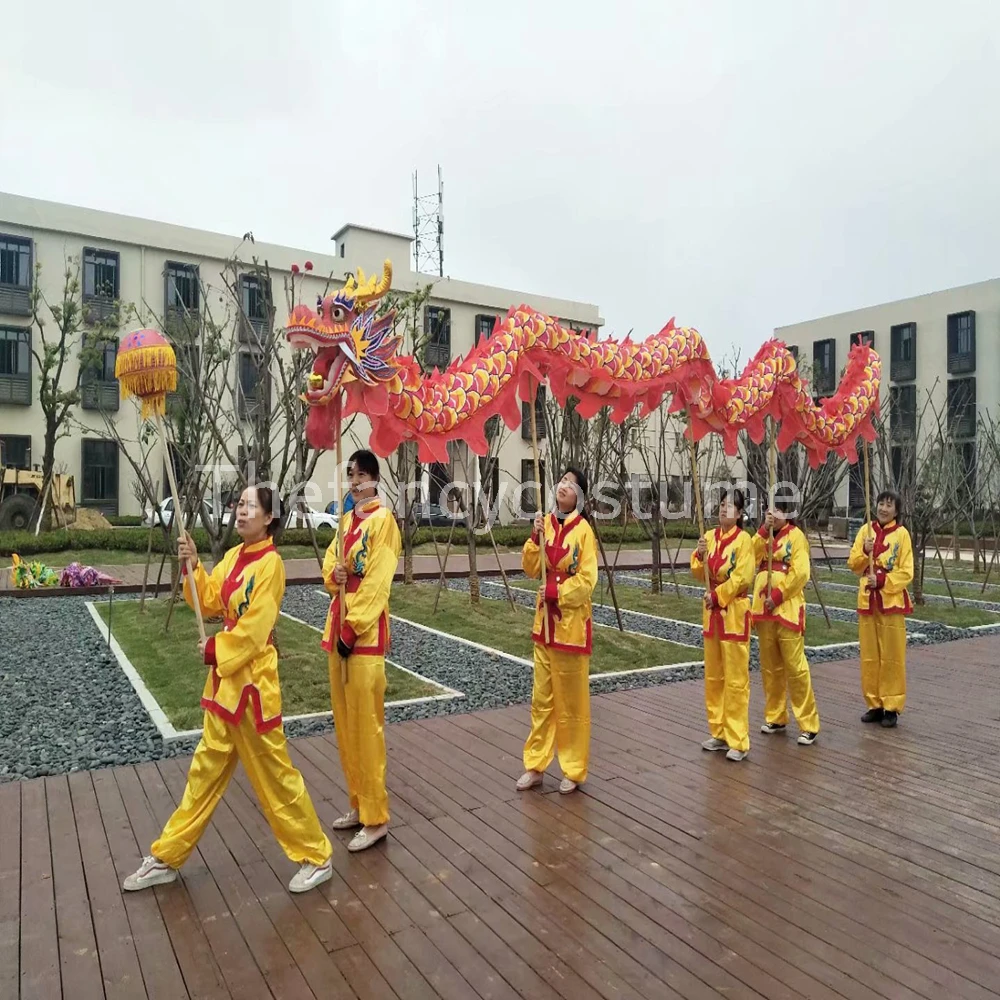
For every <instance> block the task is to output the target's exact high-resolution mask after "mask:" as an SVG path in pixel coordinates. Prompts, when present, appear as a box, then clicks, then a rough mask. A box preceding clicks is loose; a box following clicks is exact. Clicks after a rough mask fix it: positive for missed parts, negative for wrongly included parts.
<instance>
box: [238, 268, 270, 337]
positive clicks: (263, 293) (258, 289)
mask: <svg viewBox="0 0 1000 1000" xmlns="http://www.w3.org/2000/svg"><path fill="white" fill-rule="evenodd" d="M240 303H241V305H242V308H243V313H242V315H241V317H240V340H242V341H243V343H256V342H258V341H259V340H260V338H261V336H263V334H264V332H265V331H266V330H267V325H268V320H269V318H270V313H271V285H270V282H269V281H268V280H267V279H266V278H262V277H260V276H259V275H256V274H244V275H242V276H241V277H240Z"/></svg>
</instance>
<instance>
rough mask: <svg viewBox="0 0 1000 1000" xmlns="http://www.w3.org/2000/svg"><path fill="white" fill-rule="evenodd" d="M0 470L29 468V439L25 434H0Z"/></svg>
mask: <svg viewBox="0 0 1000 1000" xmlns="http://www.w3.org/2000/svg"><path fill="white" fill-rule="evenodd" d="M0 468H6V469H30V468H31V438H30V437H29V436H28V435H27V434H0Z"/></svg>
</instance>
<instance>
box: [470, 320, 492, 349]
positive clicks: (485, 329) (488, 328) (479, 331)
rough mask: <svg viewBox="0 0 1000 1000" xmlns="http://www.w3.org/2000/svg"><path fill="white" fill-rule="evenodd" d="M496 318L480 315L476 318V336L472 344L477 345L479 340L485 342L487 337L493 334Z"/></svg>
mask: <svg viewBox="0 0 1000 1000" xmlns="http://www.w3.org/2000/svg"><path fill="white" fill-rule="evenodd" d="M496 321H497V318H496V316H491V315H480V316H477V317H476V335H475V340H474V341H473V343H474V344H478V343H479V341H480V340H485V339H486V338H487V337H489V336H490V334H491V333H493V327H494V326H495V325H496Z"/></svg>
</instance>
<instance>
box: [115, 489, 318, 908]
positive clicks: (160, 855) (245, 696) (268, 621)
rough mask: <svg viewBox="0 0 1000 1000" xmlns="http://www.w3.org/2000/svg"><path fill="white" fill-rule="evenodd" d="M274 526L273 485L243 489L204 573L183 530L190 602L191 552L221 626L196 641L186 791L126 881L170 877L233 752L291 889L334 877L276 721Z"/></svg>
mask: <svg viewBox="0 0 1000 1000" xmlns="http://www.w3.org/2000/svg"><path fill="white" fill-rule="evenodd" d="M277 527H278V521H277V519H276V517H275V514H274V496H273V493H272V492H271V490H270V489H269V488H267V487H250V488H248V489H246V490H244V491H243V495H242V496H241V497H240V501H239V504H238V505H237V507H236V531H237V533H238V534H239V535H240V537H241V538H242V539H243V544H242V545H238V546H237V547H235V548H232V549H230V550H229V551H228V552H227V553H226V554H225V556H223V558H222V560H221V562H220V563H219V564H218V565H217V566H216V567H215V568H214V569H213V570H212V573H211V575H210V574H208V573H206V572H205V568H204V567H203V566H202V565H201V563H200V562H199V561H198V553H197V551H196V549H195V546H194V542H193V541H192V540H191V536H190V535H187V534H185V535H184V537H183V538H181V540H180V541H179V542H178V545H177V552H178V555H179V556H180V559H181V562H182V565H184V567H185V572H184V597H185V599H186V600H187V602H188V604H189V605H190V604H192V601H193V597H192V592H191V577H190V576H189V575H188V573H187V563H188V561H189V560H190V561H191V562H192V563H194V585H195V586H196V587H197V588H198V599H199V600H200V601H201V607H202V610H203V611H204V613H205V614H206V615H221V616H222V618H223V629H222V631H221V632H218V633H217V634H216V635H214V636H211V637H209V639H208V640H207V642H206V641H199V643H198V648H199V651H200V652H201V653H202V656H203V658H204V661H205V664H206V666H208V667H209V668H210V669H209V671H208V676H207V678H206V679H205V689H204V691H203V693H202V697H201V704H202V707H203V708H204V709H205V718H204V723H203V730H202V737H201V741H200V742H199V743H198V747H197V749H196V750H195V752H194V759H193V760H192V761H191V769H190V770H189V772H188V780H187V787H186V788H185V789H184V797H183V798H182V799H181V804H180V805H179V806H178V807H177V809H176V810H175V812H174V814H173V815H172V816H171V817H170V819H169V820H168V821H167V825H166V826H165V827H164V828H163V832H162V833H161V834H160V838H159V840H157V841H156V843H154V844H153V846H152V847H151V848H150V856H149V857H147V858H144V859H143V862H142V865H141V866H140V867H139V870H138V871H137V872H135V873H134V874H132V875H129V877H128V878H127V879H125V886H124V887H125V888H126V889H129V890H134V889H145V888H146V887H147V886H151V885H162V884H164V883H166V882H173V881H174V880H175V879H176V878H177V869H178V868H180V866H181V865H183V864H184V862H185V861H186V860H187V859H188V856H189V855H190V854H191V852H192V851H193V850H194V848H195V845H196V844H197V843H198V840H199V838H200V837H201V835H202V833H203V832H204V830H205V827H206V826H207V825H208V822H209V820H210V819H211V818H212V813H213V811H214V810H215V807H216V806H217V805H218V804H219V800H220V799H221V798H222V795H223V793H224V792H225V790H226V786H227V785H228V784H229V779H230V778H231V777H232V776H233V771H234V770H235V768H236V762H237V760H240V761H242V762H243V767H244V768H245V769H246V772H247V776H248V777H249V778H250V783H251V784H252V785H253V788H254V791H255V792H256V793H257V797H258V799H259V800H260V804H261V808H262V809H263V811H264V815H265V816H266V817H267V821H268V823H270V825H271V829H272V830H273V831H274V835H275V837H277V839H278V843H279V844H280V845H281V847H282V850H284V852H285V854H287V855H288V857H289V858H290V859H291V860H292V861H295V862H297V863H298V864H299V865H300V866H301V867H300V868H299V871H298V872H297V873H296V874H295V876H294V877H293V878H292V881H291V883H290V884H289V886H288V888H289V889H290V890H291V891H292V892H305V891H306V890H307V889H312V888H314V887H315V886H317V885H320V884H322V883H323V882H326V881H327V880H328V879H329V878H330V877H331V874H332V868H331V864H330V856H331V854H332V848H331V846H330V841H329V840H328V839H327V837H326V834H324V833H323V828H322V827H321V826H320V822H319V819H318V818H317V816H316V810H315V808H314V807H313V804H312V800H311V799H310V798H309V793H308V792H307V791H306V787H305V784H304V782H303V780H302V775H301V774H300V773H299V772H298V770H297V769H296V768H295V767H294V766H293V765H292V762H291V759H290V758H289V756H288V748H287V746H286V743H285V733H284V730H283V728H282V725H281V686H280V684H279V682H278V654H277V651H276V650H275V647H274V638H273V635H274V626H275V622H276V621H277V618H278V612H279V609H280V608H281V600H282V598H283V597H284V593H285V566H284V563H282V561H281V556H279V555H278V553H277V550H276V549H275V547H274V542H273V541H272V539H271V535H272V534H273V533H274V530H275V529H276V528H277Z"/></svg>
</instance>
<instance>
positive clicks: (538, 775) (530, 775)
mask: <svg viewBox="0 0 1000 1000" xmlns="http://www.w3.org/2000/svg"><path fill="white" fill-rule="evenodd" d="M541 783H542V772H541V771H525V772H524V774H522V775H521V777H520V778H518V779H517V790H518V791H519V792H524V791H527V790H528V789H529V788H534V787H535V785H540V784H541Z"/></svg>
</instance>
